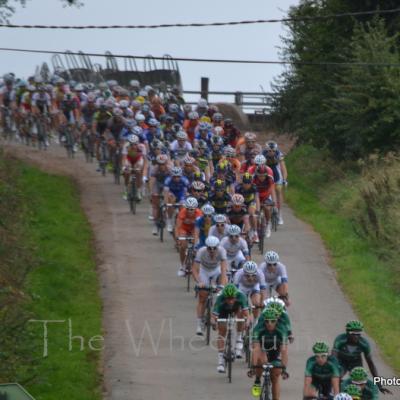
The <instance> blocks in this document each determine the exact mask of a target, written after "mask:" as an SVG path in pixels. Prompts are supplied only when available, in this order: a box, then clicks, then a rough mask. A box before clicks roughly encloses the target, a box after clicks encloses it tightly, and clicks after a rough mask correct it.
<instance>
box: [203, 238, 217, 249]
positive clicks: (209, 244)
mask: <svg viewBox="0 0 400 400" xmlns="http://www.w3.org/2000/svg"><path fill="white" fill-rule="evenodd" d="M218 245H219V239H218V238H217V237H216V236H209V237H208V238H207V239H206V246H207V247H218Z"/></svg>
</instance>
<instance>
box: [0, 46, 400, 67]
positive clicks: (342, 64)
mask: <svg viewBox="0 0 400 400" xmlns="http://www.w3.org/2000/svg"><path fill="white" fill-rule="evenodd" d="M0 51H10V52H18V53H38V54H67V55H73V56H90V57H105V58H107V57H108V58H110V57H114V58H135V59H138V60H145V59H149V58H151V59H154V60H165V57H159V56H137V55H133V54H110V55H108V56H107V55H106V54H102V53H85V52H73V51H55V50H36V49H16V48H11V47H0ZM168 60H170V61H183V62H198V63H223V64H276V65H316V66H338V67H352V66H358V67H400V63H386V62H378V63H375V62H336V61H274V60H238V59H218V58H190V57H170V56H168Z"/></svg>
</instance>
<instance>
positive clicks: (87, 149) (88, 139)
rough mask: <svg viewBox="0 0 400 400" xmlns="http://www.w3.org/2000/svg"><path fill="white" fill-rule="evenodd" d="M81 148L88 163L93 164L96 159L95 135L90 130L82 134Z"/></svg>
mask: <svg viewBox="0 0 400 400" xmlns="http://www.w3.org/2000/svg"><path fill="white" fill-rule="evenodd" d="M81 146H82V149H83V152H84V153H85V159H86V162H88V163H91V162H93V157H94V135H93V133H92V132H90V130H89V129H88V128H86V129H85V130H84V132H82V135H81Z"/></svg>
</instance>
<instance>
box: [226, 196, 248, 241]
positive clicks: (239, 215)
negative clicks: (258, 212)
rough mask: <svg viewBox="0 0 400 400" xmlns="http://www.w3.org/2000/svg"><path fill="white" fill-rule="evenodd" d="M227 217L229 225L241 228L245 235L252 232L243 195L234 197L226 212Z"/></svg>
mask: <svg viewBox="0 0 400 400" xmlns="http://www.w3.org/2000/svg"><path fill="white" fill-rule="evenodd" d="M226 216H227V217H228V220H229V223H230V224H235V225H237V226H239V228H240V229H241V231H242V233H243V234H244V235H245V234H247V233H249V232H250V222H249V214H248V211H247V208H246V206H245V204H244V197H243V196H242V195H241V194H239V193H235V194H234V195H233V196H232V199H231V203H230V204H229V205H228V208H227V210H226Z"/></svg>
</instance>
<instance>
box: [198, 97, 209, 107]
mask: <svg viewBox="0 0 400 400" xmlns="http://www.w3.org/2000/svg"><path fill="white" fill-rule="evenodd" d="M197 106H198V107H200V108H207V107H208V103H207V100H206V99H200V100H199V101H198V103H197Z"/></svg>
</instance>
